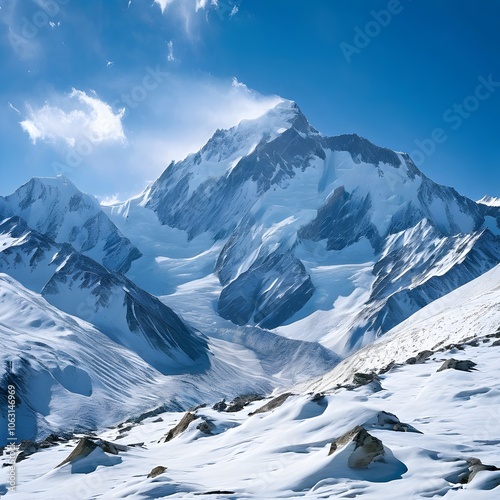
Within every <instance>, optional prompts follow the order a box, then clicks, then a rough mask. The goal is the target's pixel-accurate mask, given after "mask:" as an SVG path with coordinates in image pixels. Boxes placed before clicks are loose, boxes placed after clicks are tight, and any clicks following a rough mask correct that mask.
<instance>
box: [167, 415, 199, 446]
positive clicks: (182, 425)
mask: <svg viewBox="0 0 500 500" xmlns="http://www.w3.org/2000/svg"><path fill="white" fill-rule="evenodd" d="M196 419H197V416H196V415H195V414H194V413H191V412H189V411H188V412H187V413H186V414H185V415H184V416H183V417H182V418H181V420H180V421H179V423H178V424H177V425H176V426H175V427H173V428H172V429H170V430H169V431H168V433H167V434H166V436H164V437H163V438H161V439H160V440H159V441H158V442H159V443H168V442H169V441H171V440H172V439H174V438H175V437H177V436H178V435H179V434H182V433H183V432H184V431H185V430H186V429H187V428H188V427H189V424H190V423H191V422H194V421H195V420H196Z"/></svg>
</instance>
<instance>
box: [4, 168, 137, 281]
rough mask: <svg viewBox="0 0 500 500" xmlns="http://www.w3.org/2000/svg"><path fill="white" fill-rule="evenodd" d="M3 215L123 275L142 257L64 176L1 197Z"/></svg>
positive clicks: (95, 203)
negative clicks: (21, 221)
mask: <svg viewBox="0 0 500 500" xmlns="http://www.w3.org/2000/svg"><path fill="white" fill-rule="evenodd" d="M0 214H2V216H4V217H11V216H14V215H17V216H19V217H21V218H22V219H24V220H25V221H26V223H27V225H28V226H29V227H30V228H32V229H35V230H36V231H38V232H39V233H42V234H44V235H45V236H47V237H49V238H51V239H52V240H54V241H56V242H58V243H69V244H71V245H72V246H73V247H74V248H75V249H76V250H78V251H79V252H83V253H85V254H86V255H89V256H91V257H92V258H94V259H96V260H97V261H98V262H101V263H102V264H104V265H105V266H106V267H109V268H110V269H113V270H116V271H120V272H124V271H127V270H128V269H129V268H130V263H131V262H132V261H133V260H134V259H137V258H138V257H139V256H140V252H139V251H138V250H137V249H136V248H135V247H133V246H132V244H131V243H130V241H129V240H128V239H127V238H125V237H124V236H123V235H122V234H121V233H120V232H119V231H118V229H117V228H116V226H115V225H114V224H113V223H112V222H111V221H110V220H109V218H108V217H107V215H106V214H105V213H104V212H103V211H102V210H101V207H100V205H99V202H98V201H97V199H96V198H94V197H93V196H90V195H87V194H84V193H82V192H81V191H79V190H78V188H77V187H76V186H75V185H74V184H73V183H72V182H71V181H70V180H69V179H68V178H67V177H64V176H57V177H33V178H32V179H31V180H30V181H28V182H27V183H26V184H24V185H22V186H21V187H20V188H19V189H17V190H16V191H15V192H14V193H13V194H11V195H9V196H5V197H0Z"/></svg>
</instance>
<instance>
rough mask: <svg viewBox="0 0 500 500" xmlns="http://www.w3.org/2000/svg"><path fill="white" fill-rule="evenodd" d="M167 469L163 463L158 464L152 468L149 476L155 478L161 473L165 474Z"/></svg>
mask: <svg viewBox="0 0 500 500" xmlns="http://www.w3.org/2000/svg"><path fill="white" fill-rule="evenodd" d="M166 470H167V468H166V467H163V465H158V466H156V467H155V468H154V469H152V470H151V472H150V473H149V474H148V478H151V479H152V478H155V477H157V476H159V475H160V474H163V473H164V472H165V471H166Z"/></svg>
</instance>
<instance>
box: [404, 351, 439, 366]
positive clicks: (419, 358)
mask: <svg viewBox="0 0 500 500" xmlns="http://www.w3.org/2000/svg"><path fill="white" fill-rule="evenodd" d="M433 354H434V352H433V351H427V350H426V351H421V352H419V353H418V354H417V355H416V356H414V357H411V358H408V359H407V360H406V364H407V365H415V364H420V363H424V362H425V361H426V360H427V359H429V358H430V357H431V356H432V355H433Z"/></svg>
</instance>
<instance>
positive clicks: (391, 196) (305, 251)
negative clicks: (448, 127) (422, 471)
mask: <svg viewBox="0 0 500 500" xmlns="http://www.w3.org/2000/svg"><path fill="white" fill-rule="evenodd" d="M140 205H141V206H143V207H146V208H148V209H150V210H153V211H154V212H155V213H156V215H157V217H158V219H159V221H160V222H161V224H163V225H164V226H170V227H171V228H175V229H177V230H181V231H183V232H184V233H185V234H186V236H187V239H188V242H189V241H192V240H193V239H196V238H198V237H200V236H201V235H205V236H203V238H207V237H208V238H209V239H211V241H212V242H213V245H220V250H218V251H217V254H218V255H217V259H216V260H215V261H214V262H213V266H214V270H215V273H216V275H217V277H218V279H219V282H220V284H221V286H222V290H221V291H220V294H219V296H218V300H217V306H216V309H217V311H218V314H219V316H221V317H223V318H226V319H229V320H230V321H232V322H233V323H236V324H238V325H244V324H253V325H259V326H261V327H263V328H268V329H276V328H278V330H277V331H279V332H280V333H281V334H282V335H285V336H291V337H293V338H300V339H304V338H307V339H308V340H319V341H322V342H325V343H326V345H328V346H329V347H332V348H335V349H336V350H338V351H339V352H341V353H348V352H351V351H352V350H354V349H357V348H358V347H360V346H361V345H364V344H365V343H368V342H370V341H371V339H373V338H374V337H376V336H378V335H380V334H382V333H384V332H385V331H387V330H388V329H389V328H392V327H393V326H394V325H395V324H397V322H399V321H402V320H403V319H405V318H406V317H408V316H409V315H410V314H411V313H412V312H414V311H415V310H417V309H419V308H420V307H422V306H423V305H425V304H427V303H429V302H430V301H432V300H434V299H435V298H438V297H440V296H441V295H443V294H445V293H447V292H448V291H450V290H452V289H454V288H455V287H456V286H458V285H460V284H463V283H465V282H466V281H468V280H470V279H473V278H474V277H476V276H478V275H479V274H481V273H482V272H484V271H485V270H487V269H489V268H491V267H492V266H494V265H495V264H496V263H498V262H499V261H500V246H499V241H498V238H497V236H496V234H494V233H497V232H498V231H497V229H496V223H493V224H491V223H487V222H488V221H487V219H488V218H493V219H494V218H495V214H493V213H491V207H490V211H489V212H487V210H486V208H487V207H485V206H484V205H482V204H478V203H476V202H474V201H472V200H470V199H468V198H466V197H464V196H461V195H460V194H459V193H457V192H456V191H455V190H454V189H452V188H449V187H446V186H442V185H439V184H436V183H435V182H433V181H432V180H431V179H429V178H428V177H427V176H426V175H424V174H423V173H422V172H421V171H420V170H419V169H418V168H417V166H416V165H415V164H414V162H413V161H412V159H411V158H410V157H409V155H407V154H405V153H399V152H395V151H392V150H390V149H387V148H383V147H379V146H376V145H374V144H372V143H371V142H370V141H368V140H366V139H364V138H362V137H359V136H358V135H356V134H348V135H340V136H336V137H327V136H325V135H323V134H321V133H320V132H318V131H317V130H316V129H314V128H313V127H312V126H311V125H310V124H309V122H308V121H307V119H306V117H305V116H304V114H303V113H302V112H301V110H300V109H299V107H298V106H297V104H296V103H294V102H292V101H286V100H284V101H282V102H281V103H279V104H278V105H277V106H276V107H274V108H273V109H271V110H269V111H268V112H267V113H266V114H264V115H263V116H261V117H260V118H257V119H254V120H245V121H243V122H241V123H240V124H239V125H237V126H235V127H233V128H230V129H228V130H217V131H216V132H215V134H214V135H213V136H212V138H211V139H210V140H209V141H208V142H207V144H206V145H205V146H204V147H203V148H201V150H200V151H198V152H197V153H195V154H192V155H190V156H188V157H187V158H186V159H184V160H182V161H179V162H175V163H171V164H170V165H169V166H168V168H167V169H166V170H165V171H164V173H163V174H162V175H161V176H160V178H159V179H158V180H157V181H156V182H155V183H154V184H153V185H152V186H151V187H150V188H149V189H148V190H147V191H146V192H145V194H144V195H143V198H142V200H141V202H140ZM491 231H492V232H491ZM214 248H215V247H214ZM445 250H446V252H448V253H446V254H445ZM450 252H451V253H450ZM450 255H451V256H452V257H450ZM470 261H472V262H473V264H472V263H471V262H470ZM387 283H391V286H387V285H386V284H387ZM353 308H355V309H356V314H355V315H354V316H355V319H354V320H353V319H352V318H353V315H352V314H348V313H352V311H353ZM347 316H349V319H347Z"/></svg>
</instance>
